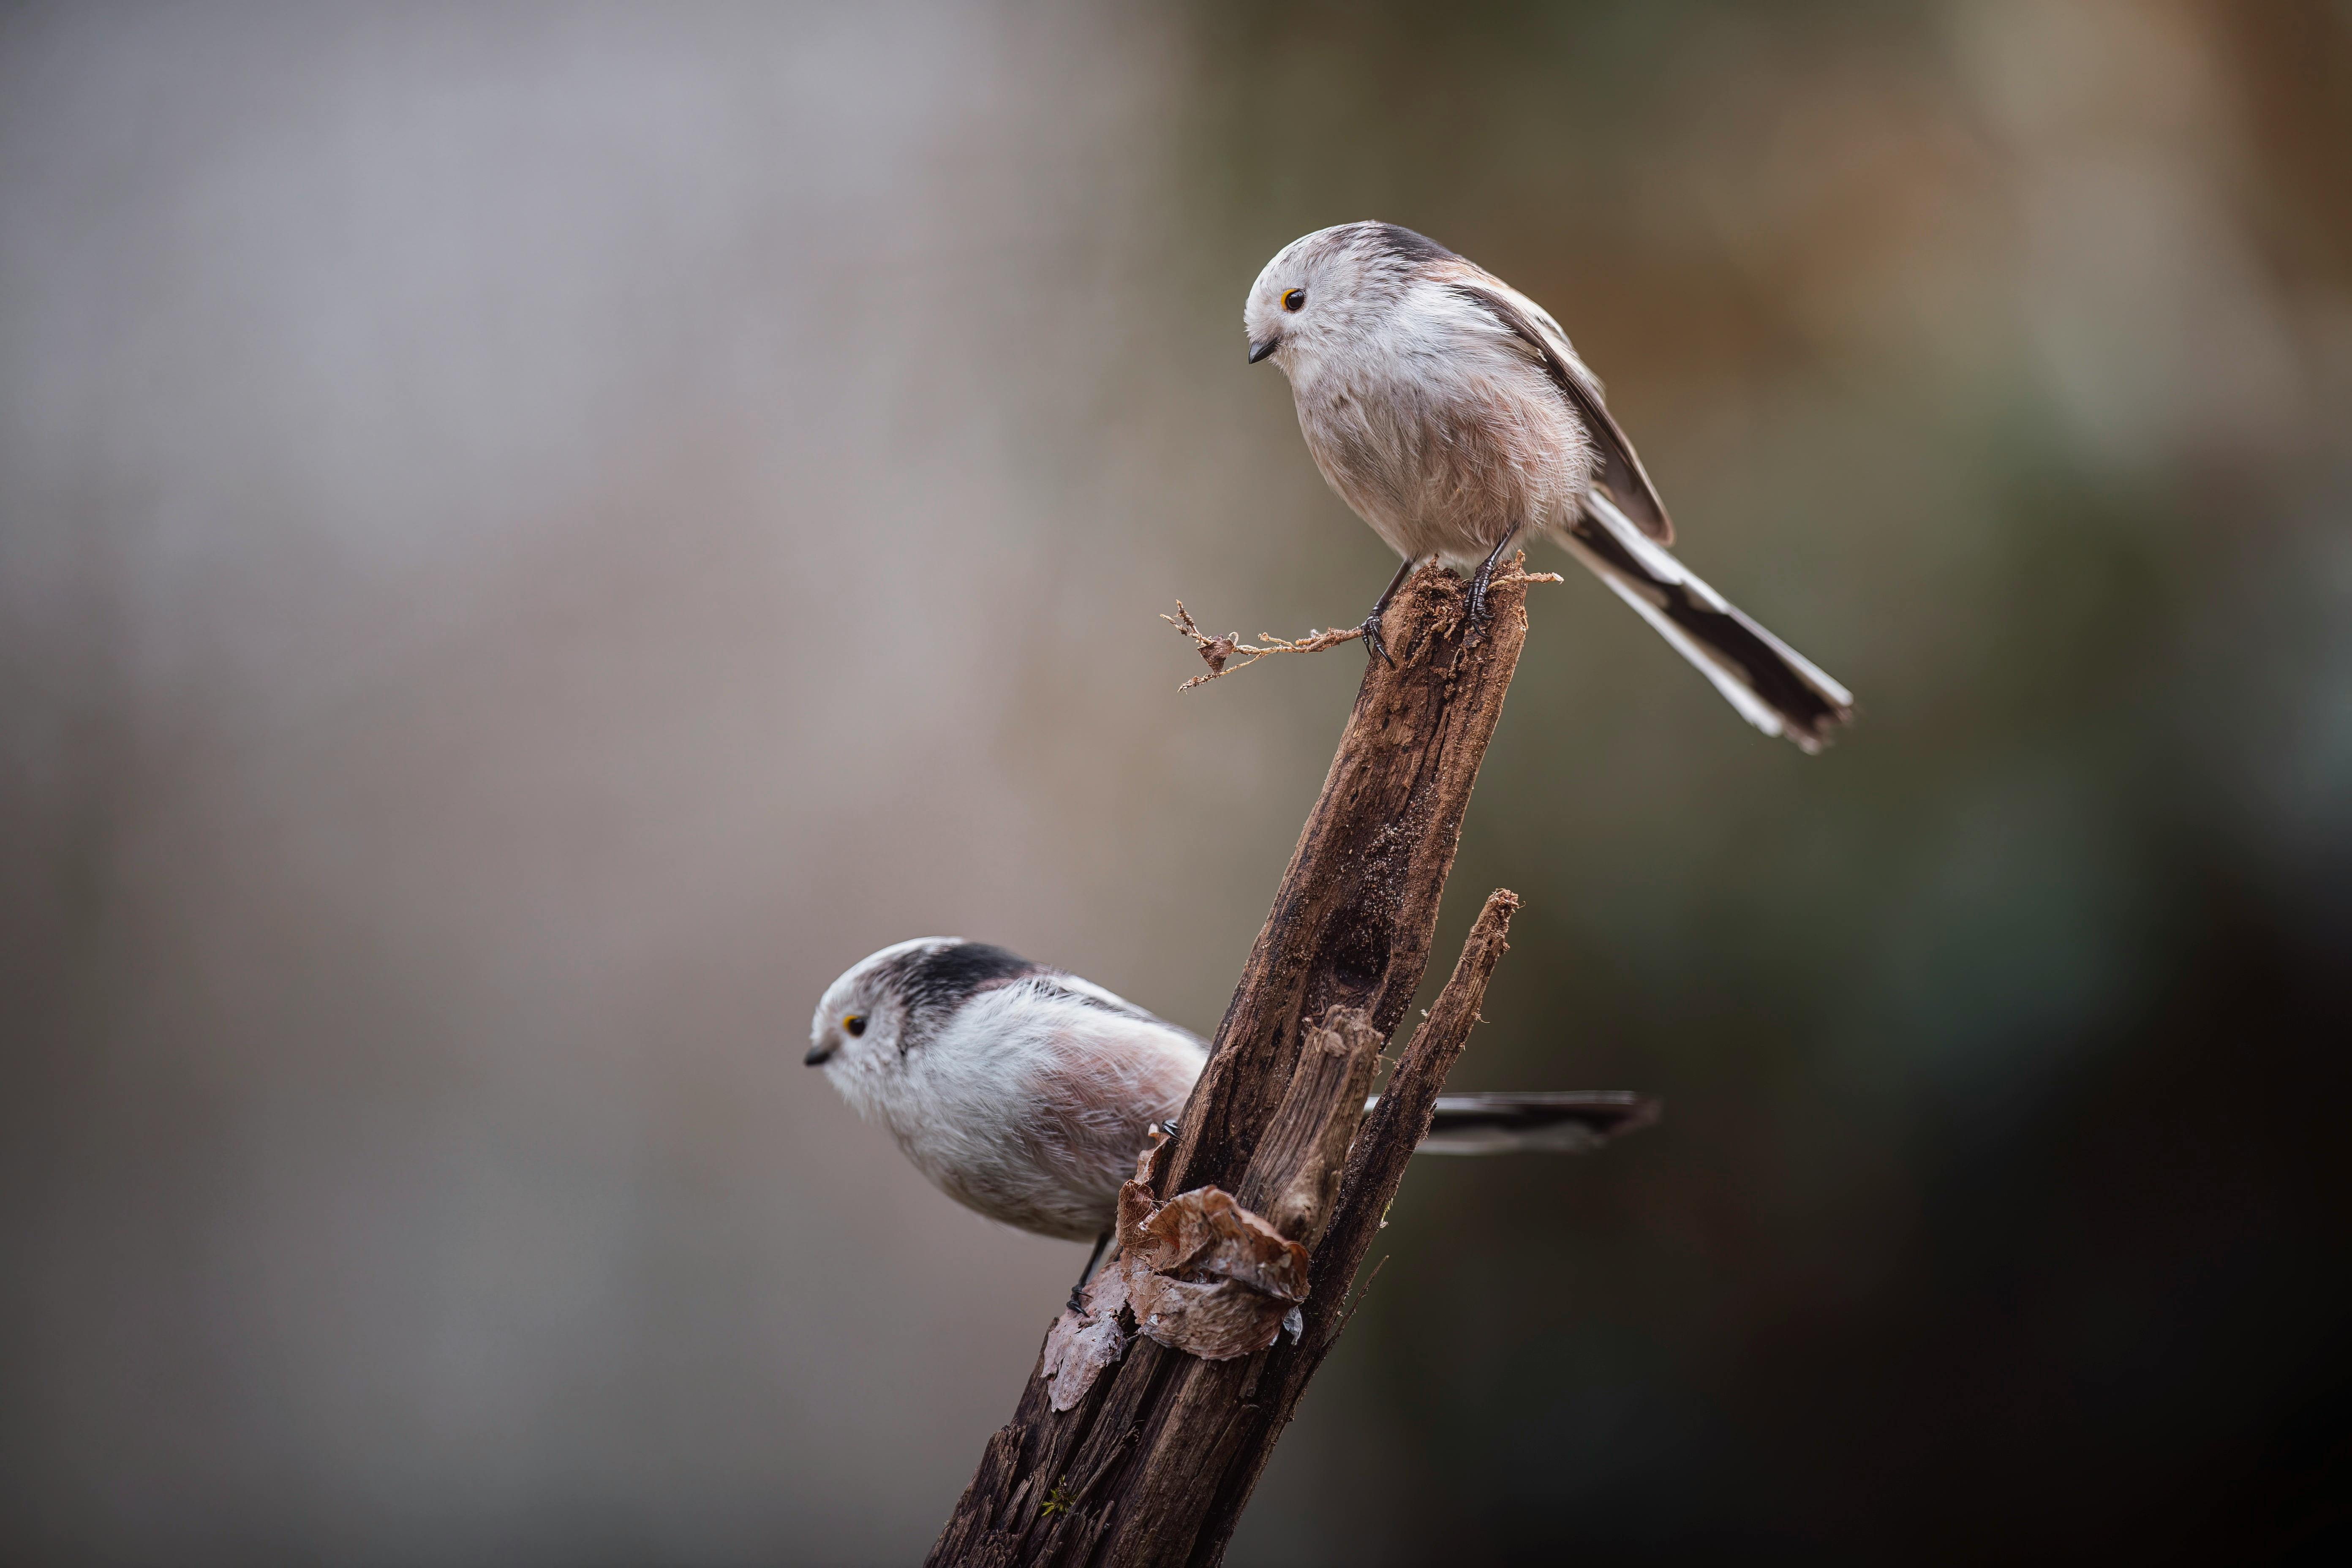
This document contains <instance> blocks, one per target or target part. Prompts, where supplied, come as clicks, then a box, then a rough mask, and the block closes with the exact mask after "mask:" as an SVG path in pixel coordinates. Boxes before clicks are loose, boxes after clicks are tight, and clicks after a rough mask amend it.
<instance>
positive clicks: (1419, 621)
mask: <svg viewBox="0 0 2352 1568" xmlns="http://www.w3.org/2000/svg"><path fill="white" fill-rule="evenodd" d="M1467 598H1468V594H1467V589H1466V588H1465V585H1464V584H1461V583H1460V582H1459V581H1457V580H1456V579H1455V578H1454V577H1453V576H1452V575H1450V574H1446V573H1444V572H1442V571H1439V570H1437V569H1436V568H1434V567H1424V568H1423V569H1422V570H1421V571H1419V572H1417V573H1415V574H1414V575H1413V576H1412V578H1411V579H1410V580H1409V581H1408V582H1407V584H1405V586H1404V587H1403V588H1402V590H1401V591H1400V592H1399V593H1398V594H1397V595H1396V598H1395V599H1394V600H1393V601H1392V602H1391V605H1390V607H1389V612H1388V616H1387V618H1386V621H1385V624H1384V626H1383V634H1384V637H1385V638H1386V640H1387V641H1388V643H1389V646H1390V647H1391V650H1392V651H1393V652H1394V653H1395V656H1396V660H1397V662H1396V664H1395V666H1394V667H1393V668H1391V667H1390V666H1386V665H1383V664H1381V663H1380V662H1378V661H1377V660H1376V661H1373V662H1372V663H1370V665H1369V666H1368V668H1366V670H1365V673H1364V680H1363V685H1362V687H1361V688H1360V690H1359V691H1358V693H1357V696H1356V705H1355V708H1354V710H1353V711H1352V712H1351V713H1350V714H1349V721H1348V728H1347V731H1346V733H1345V734H1344V735H1343V736H1342V738H1341V740H1340V743H1339V754H1338V755H1337V756H1336V757H1334V758H1333V759H1332V763H1331V770H1330V772H1329V773H1328V775H1327V776H1326V777H1325V779H1324V783H1323V793H1322V795H1321V796H1320V797H1319V798H1318V800H1317V801H1316V804H1315V809H1314V812H1313V814H1312V815H1311V816H1308V818H1307V826H1306V828H1305V830H1304V831H1303V832H1302V833H1301V834H1300V836H1299V840H1298V847H1297V849H1296V850H1295V851H1294V852H1293V854H1292V856H1291V859H1290V865H1289V868H1288V869H1287V870H1286V872H1285V873H1284V875H1283V879H1282V884H1281V887H1280V889H1278V890H1277V891H1276V895H1275V901H1274V908H1273V910H1272V911H1271V912H1270V913H1269V914H1268V915H1267V917H1266V921H1265V927H1264V928H1263V929H1262V930H1261V931H1259V933H1258V939H1257V943H1256V946H1255V948H1254V949H1253V950H1252V952H1251V953H1250V958H1249V963H1248V965H1247V966H1246V967H1245V968H1244V971H1243V974H1242V980H1241V984H1240V985H1239V986H1238V987H1237V988H1236V989H1235V991H1234V998H1233V1002H1232V1004H1231V1005H1229V1006H1228V1007H1227V1008H1226V1010H1225V1017H1224V1021H1223V1025H1222V1026H1220V1027H1219V1029H1218V1031H1217V1038H1216V1042H1215V1045H1214V1047H1213V1050H1212V1052H1211V1055H1210V1058H1209V1064H1208V1067H1207V1068H1206V1069H1205V1070H1204V1071H1203V1072H1202V1075H1201V1080H1200V1082H1199V1083H1198V1084H1197V1085H1196V1086H1195V1087H1194V1089H1193V1091H1192V1100H1191V1101H1190V1102H1189V1104H1188V1105H1187V1106H1186V1108H1185V1110H1184V1113H1183V1116H1182V1117H1181V1121H1180V1123H1179V1126H1180V1132H1179V1136H1178V1137H1177V1139H1176V1140H1175V1141H1174V1142H1171V1143H1169V1144H1166V1145H1163V1146H1162V1147H1161V1148H1160V1151H1159V1152H1158V1153H1157V1154H1156V1156H1155V1157H1154V1158H1153V1159H1152V1160H1151V1161H1150V1165H1149V1170H1148V1174H1149V1175H1150V1178H1151V1181H1150V1186H1151V1192H1152V1194H1154V1196H1155V1197H1156V1199H1158V1200H1159V1201H1160V1202H1165V1201H1167V1200H1168V1199H1170V1198H1171V1197H1173V1196H1174V1195H1175V1194H1180V1193H1184V1192H1189V1191H1192V1190H1194V1189H1198V1188H1202V1187H1209V1186H1215V1187H1218V1188H1221V1189H1223V1191H1225V1192H1228V1193H1231V1194H1234V1196H1235V1197H1236V1199H1237V1200H1238V1201H1240V1202H1241V1203H1242V1204H1243V1205H1244V1206H1246V1207H1248V1208H1250V1209H1253V1210H1255V1211H1257V1212H1258V1213H1259V1214H1260V1216H1261V1217H1263V1218H1265V1219H1266V1220H1267V1221H1269V1222H1270V1223H1272V1224H1273V1225H1275V1226H1276V1228H1277V1229H1279V1230H1280V1231H1281V1233H1282V1235H1283V1236H1284V1237H1286V1238H1287V1239H1288V1240H1291V1241H1297V1242H1300V1243H1302V1244H1303V1245H1305V1246H1307V1247H1309V1248H1310V1249H1311V1261H1310V1264H1309V1272H1308V1279H1309V1286H1308V1294H1307V1300H1306V1303H1305V1305H1304V1308H1303V1312H1302V1315H1303V1318H1304V1321H1305V1331H1304V1332H1303V1333H1302V1334H1301V1335H1300V1336H1299V1338H1298V1339H1297V1341H1296V1342H1292V1341H1290V1340H1288V1339H1279V1340H1277V1341H1276V1343H1275V1344H1274V1345H1273V1346H1272V1347H1271V1348H1269V1349H1267V1350H1264V1351H1259V1352H1255V1353H1252V1354H1248V1355H1243V1356H1238V1357H1236V1358H1234V1359H1232V1360H1226V1361H1208V1360H1202V1359H1199V1358H1196V1357H1194V1356H1191V1355H1187V1354H1185V1353H1183V1352H1179V1351H1174V1350H1170V1349H1168V1348H1166V1347H1164V1346H1162V1345H1160V1344H1155V1343H1152V1342H1150V1341H1148V1340H1143V1339H1138V1340H1137V1341H1135V1342H1134V1343H1133V1344H1132V1345H1131V1346H1129V1348H1128V1350H1127V1352H1126V1354H1125V1356H1124V1358H1123V1359H1122V1360H1121V1361H1120V1362H1119V1363H1118V1364H1116V1365H1115V1366H1112V1367H1111V1368H1109V1369H1108V1371H1106V1372H1104V1373H1102V1374H1101V1375H1100V1376H1099V1377H1098V1378H1097V1379H1096V1380H1095V1382H1094V1383H1093V1384H1092V1385H1091V1387H1090V1388H1089V1389H1088V1390H1087V1392H1086V1394H1084V1395H1083V1396H1082V1397H1080V1398H1079V1399H1078V1401H1077V1403H1076V1405H1074V1406H1073V1407H1072V1408H1070V1409H1067V1410H1061V1411H1056V1410H1055V1409H1054V1408H1053V1407H1052V1403H1051V1399H1050V1397H1049V1393H1048V1381H1047V1378H1046V1376H1045V1368H1044V1364H1043V1358H1042V1356H1041V1360H1040V1365H1039V1368H1038V1369H1037V1370H1036V1371H1034V1372H1033V1373H1031V1376H1030V1380H1029V1384H1028V1386H1027V1387H1026V1388H1025V1389H1024V1391H1023V1394H1022V1396H1021V1403H1020V1405H1019V1407H1018V1408H1017V1409H1016V1411H1015V1412H1014V1414H1013V1419H1012V1421H1011V1422H1009V1423H1008V1424H1007V1425H1006V1426H1004V1427H1003V1428H1002V1429H1001V1430H1000V1431H998V1432H997V1434H996V1435H995V1436H993V1437H992V1438H991V1439H990V1441H989V1444H988V1447H987V1449H986V1451H985V1452H984V1453H983V1454H982V1458H981V1464H980V1468H979V1470H978V1472H977V1473H976V1474H975V1475H974V1476H973V1478H972V1479H971V1484H970V1485H969V1486H968V1487H966V1488H965V1489H964V1493H963V1496H962V1498H961V1500H959V1501H958V1503H957V1505H956V1510H955V1512H954V1514H953V1515H952V1516H951V1517H950V1520H949V1521H948V1524H947V1527H946V1529H945V1530H944V1531H942V1532H941V1533H940V1538H939V1541H938V1542H937V1543H936V1544H934V1545H933V1547H932V1548H931V1553H930V1556H929V1559H928V1562H929V1563H931V1564H934V1565H938V1568H946V1565H948V1564H959V1565H961V1564H991V1565H995V1564H1014V1563H1023V1564H1027V1563H1034V1564H1045V1563H1055V1564H1068V1565H1071V1568H1097V1565H1103V1568H1110V1565H1117V1568H1145V1565H1150V1568H1160V1565H1173V1564H1189V1563H1198V1564H1207V1563H1215V1562H1217V1561H1218V1560H1219V1559H1220V1558H1221V1557H1222V1556H1223V1552H1224V1547H1225V1542H1227V1540H1229V1539H1230V1537H1231V1536H1232V1533H1233V1530H1234V1524H1235V1523H1236V1522H1238V1521H1239V1519H1240V1517H1241V1510H1242V1509H1243V1507H1244V1505H1245V1504H1246V1503H1247V1502H1248V1500H1249V1495H1250V1491H1251V1489H1253V1488H1254V1487H1255V1484H1256V1481H1257V1478H1258V1476H1259V1474H1260V1473H1261V1472H1262V1471H1263V1469H1264V1468H1265V1460H1266V1458H1267V1457H1268V1455H1270V1454H1271V1453H1272V1451H1273V1447H1274V1444H1275V1441H1276V1438H1277V1437H1279V1436H1280V1435H1281V1431H1282V1428H1283V1426H1285V1425H1286V1424H1287V1422H1288V1421H1289V1419H1290V1415H1291V1413H1292V1412H1293V1411H1294V1410H1295V1409H1296V1407H1297V1401H1298V1398H1299V1396H1300V1394H1303V1393H1304V1391H1305V1389H1306V1386H1307V1381H1308V1380H1309V1379H1310V1378H1311V1377H1312V1376H1313V1375H1314V1373H1315V1370H1316V1368H1317V1367H1318V1365H1320V1364H1321V1362H1322V1360H1323V1358H1324V1356H1325V1355H1326V1354H1327V1353H1328V1352H1329V1350H1330V1347H1331V1344H1332V1342H1334V1341H1335V1340H1336V1339H1337V1337H1338V1335H1339V1331H1340V1329H1341V1328H1342V1327H1343V1326H1344V1324H1345V1321H1346V1318H1345V1311H1344V1303H1345V1299H1346V1295H1347V1290H1348V1286H1349V1281H1350V1280H1351V1279H1352V1278H1353V1277H1354V1274H1355V1271H1356V1268H1357V1267H1358V1266H1359V1265H1360V1262H1361V1261H1362V1259H1363V1257H1364V1254H1365V1252H1366V1250H1367V1249H1368V1248H1369V1247H1370V1243H1371V1239H1372V1237H1373V1236H1374V1235H1375V1234H1376V1233H1377V1232H1378V1230H1379V1228H1380V1225H1381V1216H1382V1215H1383V1214H1384V1213H1385V1211H1386V1209H1387V1207H1388V1203H1389V1200H1390V1198H1391V1196H1393V1195H1394V1194H1395V1192H1396V1188H1397V1184H1398V1182H1399V1181H1400V1180H1401V1179H1402V1174H1403V1169H1404V1163H1405V1160H1406V1158H1407V1157H1408V1156H1409V1155H1410V1154H1411V1152H1412V1148H1413V1145H1414V1144H1415V1143H1417V1142H1419V1141H1420V1139H1421V1137H1422V1135H1423V1132H1424V1131H1426V1130H1427V1127H1428V1123H1429V1116H1430V1110H1431V1104H1432V1102H1433V1100H1435V1098H1436V1095H1437V1091H1438V1089H1439V1088H1440V1087H1441V1086H1442V1085H1443V1084H1444V1078H1445V1073H1446V1071H1447V1069H1449V1068H1451V1067H1452V1065H1453V1062H1454V1058H1455V1057H1456V1056H1458V1055H1459V1054H1460V1052H1461V1049H1462V1046H1463V1043H1464V1041H1465V1039H1466V1038H1467V1037H1468V1034H1469V1031H1470V1028H1471V1026H1473V1025H1474V1024H1475V1022H1476V1020H1477V1012H1478V1002H1479V998H1480V997H1481V995H1483V994H1484V991H1485V987H1486V977H1487V976H1488V975H1489V974H1490V973H1492V972H1493V969H1494V965H1495V962H1496V959H1497V958H1499V957H1500V956H1501V954H1502V952H1503V948H1504V942H1503V938H1504V934H1505V931H1507V927H1508V924H1509V919H1510V914H1511V911H1512V910H1514V909H1516V908H1517V903H1518V900H1517V897H1516V896H1514V895H1512V894H1510V893H1502V892H1498V893H1496V894H1495V895H1494V896H1493V897H1492V898H1490V899H1488V900H1487V902H1486V909H1485V910H1484V911H1483V912H1482V913H1481V915H1480V917H1479V920H1478V922H1477V925H1476V926H1475V928H1474V930H1473V931H1472V932H1471V936H1470V941H1469V942H1468V944H1467V946H1465V950H1464V952H1463V955H1462V959H1461V961H1460V963H1458V964H1457V965H1456V966H1455V969H1454V975H1453V978H1452V979H1451V980H1450V981H1449V982H1448V984H1447V985H1446V987H1445V989H1444V993H1443V994H1441V995H1440V997H1439V999H1438V1003H1437V1005H1436V1006H1434V1007H1433V1008H1432V1009H1431V1010H1430V1016H1429V1017H1428V1018H1427V1020H1425V1021H1424V1022H1423V1025H1422V1026H1421V1028H1420V1029H1419V1030H1417V1031H1416V1032H1415V1034H1414V1036H1413V1039H1412V1044H1411V1046H1410V1047H1408V1048H1407V1050H1406V1052H1405V1054H1404V1057H1403V1058H1402V1060H1401V1062H1400V1063H1399V1066H1398V1068H1397V1070H1396V1071H1395V1072H1394V1073H1393V1074H1391V1079H1390V1082H1389V1084H1388V1086H1387V1088H1386V1089H1384V1090H1383V1092H1382V1095H1381V1104H1380V1105H1379V1107H1378V1108H1377V1109H1376V1110H1374V1111H1373V1112H1372V1113H1371V1114H1370V1115H1369V1116H1366V1117H1364V1118H1363V1119H1362V1124H1361V1126H1360V1127H1358V1126H1357V1125H1356V1113H1355V1112H1351V1111H1349V1110H1347V1109H1346V1102H1347V1100H1348V1099H1349V1097H1350V1096H1352V1097H1354V1104H1355V1106H1357V1107H1359V1108H1360V1106H1361V1103H1362V1100H1361V1095H1362V1077H1363V1075H1364V1073H1365V1071H1367V1070H1368V1069H1369V1066H1370V1062H1369V1059H1368V1058H1369V1051H1368V1049H1367V1048H1366V1046H1367V1043H1368V1042H1369V1043H1370V1045H1371V1046H1372V1047H1376V1044H1377V1042H1378V1041H1381V1040H1385V1039H1387V1038H1388V1037H1390V1036H1391V1034H1393V1032H1394V1031H1395V1029H1396V1026H1397V1025H1398V1024H1399V1023H1400V1022H1401V1021H1402V1018H1403V1016H1404V1013H1405V1010H1406V1008H1407V1007H1408V1006H1409V1005H1411V1003H1412V996H1413V994H1414V992H1415V991H1416V990H1417V989H1418V988H1419V986H1420V984H1421V981H1422V977H1423V973H1424V972H1425V971H1426V969H1427V967H1428V963H1429V953H1430V947H1431V943H1432V941H1433V937H1434V934H1435V928H1436V923H1437V910H1438V901H1439V899H1440V896H1441V895H1442V894H1443V893H1444V887H1445V879H1446V875H1447V873H1448V872H1449V871H1451V869H1452V868H1453V864H1454V850H1455V848H1456V847H1457V845H1458V843H1459V841H1460V837H1461V827H1462V817H1463V813H1464V812H1465V810H1466V809H1467V807H1468V805H1469V802H1470V792H1471V788H1472V786H1473V785H1474V784H1475V782H1476V780H1477V775H1478V766H1479V763H1480V762H1481V760H1482V759H1483V758H1484V757H1485V755H1486V742H1487V741H1488V739H1489V738H1490V737H1491V736H1492V735H1493V733H1494V730H1495V723H1496V720H1497V719H1498V718H1499V717H1500V715H1501V712H1502V707H1503V697H1504V693H1505V692H1506V691H1507V689H1508V688H1509V685H1510V680H1511V675H1512V673H1513V671H1514V670H1515V669H1516V668H1517V663H1518V656H1519V649H1520V647H1521V645H1522V644H1523V643H1524V641H1525V640H1526V637H1527V606H1526V579H1524V578H1520V577H1517V574H1503V575H1501V576H1499V577H1498V578H1497V579H1496V583H1495V585H1494V588H1493V591H1492V592H1491V593H1490V595H1489V596H1488V599H1487V604H1488V607H1489V609H1490V610H1491V612H1492V618H1491V619H1490V621H1489V622H1488V624H1487V626H1486V628H1485V630H1484V633H1483V635H1482V636H1480V637H1477V639H1476V640H1475V641H1472V640H1469V638H1468V637H1467V635H1466V633H1467V628H1466V626H1465V610H1466V605H1467ZM1310 1045H1311V1048H1310ZM1342 1152H1345V1156H1346V1163H1345V1165H1344V1167H1341V1166H1340V1164H1339V1160H1340V1157H1341V1154H1342ZM1335 1173H1337V1174H1336V1179H1335Z"/></svg>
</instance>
